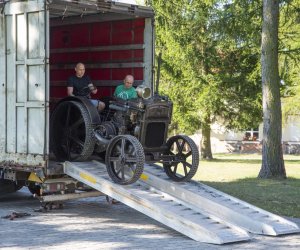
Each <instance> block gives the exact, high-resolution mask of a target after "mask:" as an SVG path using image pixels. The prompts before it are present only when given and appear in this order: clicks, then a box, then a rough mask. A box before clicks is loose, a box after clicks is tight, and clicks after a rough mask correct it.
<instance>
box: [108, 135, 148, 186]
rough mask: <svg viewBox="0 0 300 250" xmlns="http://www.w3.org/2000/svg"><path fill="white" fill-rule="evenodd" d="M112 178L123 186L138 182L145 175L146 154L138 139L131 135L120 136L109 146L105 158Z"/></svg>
mask: <svg viewBox="0 0 300 250" xmlns="http://www.w3.org/2000/svg"><path fill="white" fill-rule="evenodd" d="M105 162H106V168H107V172H108V174H109V176H110V178H111V179H112V180H113V181H114V182H116V183H118V184H122V185H127V184H131V183H134V182H136V181H137V180H138V179H139V178H140V176H141V175H142V173H143V170H144V163H145V154H144V149H143V147H142V145H141V143H140V142H139V141H138V139H137V138H136V137H134V136H131V135H118V136H116V137H114V138H113V139H112V140H111V142H110V143H109V145H108V148H107V150H106V156H105Z"/></svg>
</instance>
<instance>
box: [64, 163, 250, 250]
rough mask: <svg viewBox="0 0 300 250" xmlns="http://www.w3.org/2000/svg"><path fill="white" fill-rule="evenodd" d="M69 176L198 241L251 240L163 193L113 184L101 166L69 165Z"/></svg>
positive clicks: (218, 242)
mask: <svg viewBox="0 0 300 250" xmlns="http://www.w3.org/2000/svg"><path fill="white" fill-rule="evenodd" d="M91 166H93V167H91ZM94 167H95V168H94ZM90 169H93V171H92V173H91V172H89V170H90ZM95 169H96V170H95ZM97 169H98V170H97ZM102 169H103V168H102ZM65 172H66V173H67V174H68V175H70V176H72V177H73V178H75V179H78V180H80V181H82V182H84V183H86V184H87V185H90V186H91V187H93V188H95V189H97V190H99V191H101V192H102V193H105V194H107V195H109V196H111V197H112V198H115V199H117V200H119V201H121V202H123V203H125V204H126V205H128V206H130V207H132V208H134V209H136V210H138V211H140V212H143V213H145V214H146V215H148V216H150V217H152V218H154V219H156V220H158V221H159V222H161V223H163V224H165V225H167V226H169V227H171V228H173V229H175V230H177V231H179V232H181V233H183V234H185V235H187V236H189V237H191V238H193V239H195V240H198V241H203V242H209V243H214V244H223V243H229V242H236V241H245V240H249V239H250V237H249V235H248V234H247V233H246V232H244V231H241V232H239V231H236V230H234V229H233V228H230V227H228V226H227V225H222V224H221V223H220V222H218V221H215V220H214V219H212V218H210V217H209V216H206V215H203V214H201V213H199V211H193V210H192V209H191V208H189V207H186V206H185V205H184V204H181V203H179V202H178V200H177V199H176V198H173V197H171V196H170V195H168V194H161V191H159V190H156V189H155V188H153V187H151V186H149V185H147V184H144V183H142V182H140V181H139V182H137V183H136V184H134V185H127V186H121V185H118V184H116V183H113V182H112V181H111V180H110V179H109V178H108V175H107V173H104V171H101V165H99V164H97V163H94V162H91V163H89V164H79V166H76V164H74V163H68V164H65ZM81 176H84V177H86V176H88V178H86V179H84V178H81ZM90 179H92V180H96V183H95V182H90V181H89V180H90ZM114 190H115V191H114Z"/></svg>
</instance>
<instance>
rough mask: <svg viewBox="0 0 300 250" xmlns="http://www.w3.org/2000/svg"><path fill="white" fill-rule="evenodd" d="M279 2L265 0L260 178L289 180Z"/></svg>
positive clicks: (277, 0)
mask: <svg viewBox="0 0 300 250" xmlns="http://www.w3.org/2000/svg"><path fill="white" fill-rule="evenodd" d="M278 23H279V0H263V24H262V45H261V46H262V47H261V49H262V51H261V66H262V89H263V114H264V115H263V116H264V117H263V139H262V143H263V148H262V166H261V170H260V172H259V175H258V177H259V178H272V177H277V178H286V172H285V167H284V161H283V154H282V146H281V136H282V132H281V131H282V114H281V102H280V84H279V73H278Z"/></svg>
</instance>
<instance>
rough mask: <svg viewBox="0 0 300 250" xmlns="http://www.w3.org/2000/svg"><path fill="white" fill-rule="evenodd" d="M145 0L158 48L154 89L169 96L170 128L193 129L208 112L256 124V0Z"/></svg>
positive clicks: (240, 125) (233, 124) (228, 122)
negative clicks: (157, 87)
mask: <svg viewBox="0 0 300 250" xmlns="http://www.w3.org/2000/svg"><path fill="white" fill-rule="evenodd" d="M151 2H152V3H151V4H152V6H153V7H154V9H155V11H156V33H157V51H159V50H161V51H162V54H163V64H162V71H161V85H160V86H161V89H160V90H161V92H163V93H165V94H167V95H169V96H170V98H171V99H172V100H173V102H174V116H173V122H174V128H178V129H179V130H180V131H182V132H185V133H193V132H195V130H197V129H199V126H200V125H201V123H203V122H204V118H205V117H207V115H208V114H209V116H210V117H211V122H213V121H215V120H216V119H218V121H224V125H225V126H226V127H227V128H236V129H245V128H248V127H252V126H255V127H256V126H257V125H258V123H259V122H260V120H261V116H262V115H261V104H260V103H261V84H260V70H259V59H260V54H259V41H260V32H259V30H260V13H261V11H260V9H261V6H260V4H259V3H258V2H257V1H246V0H243V1H213V0H210V1H200V0H198V1H195V0H194V1H188V0H178V1H160V0H153V1H151ZM257 10H258V11H257Z"/></svg>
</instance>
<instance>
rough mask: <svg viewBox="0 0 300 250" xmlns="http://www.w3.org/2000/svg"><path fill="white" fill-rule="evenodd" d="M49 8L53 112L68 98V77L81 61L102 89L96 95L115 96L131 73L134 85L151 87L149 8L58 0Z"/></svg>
mask: <svg viewBox="0 0 300 250" xmlns="http://www.w3.org/2000/svg"><path fill="white" fill-rule="evenodd" d="M47 8H48V10H49V29H50V32H49V52H50V55H49V65H50V71H49V72H50V74H49V81H50V110H51V109H52V108H53V106H54V105H55V103H57V101H59V100H60V99H61V98H63V97H66V95H67V91H66V84H67V79H68V77H69V76H71V75H73V74H74V73H75V72H74V68H75V65H76V64H77V63H78V62H82V63H84V64H85V67H86V74H87V75H89V76H90V78H91V79H92V82H93V83H94V85H96V86H97V88H98V93H97V94H96V95H94V96H92V98H96V99H97V98H100V99H103V98H104V99H105V97H110V96H112V95H113V92H114V89H115V87H116V86H117V85H119V84H120V83H122V81H123V79H124V77H125V75H127V74H132V75H133V76H134V77H135V82H134V85H135V86H137V85H140V84H145V85H147V86H149V87H150V86H151V84H152V80H153V79H152V65H153V37H152V36H153V35H152V34H153V31H152V21H153V20H152V18H153V11H152V9H151V8H148V7H143V6H137V5H128V4H123V3H116V2H111V1H55V0H54V1H50V3H48V6H47ZM145 36H148V37H147V39H146V38H145ZM145 41H147V42H145Z"/></svg>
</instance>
